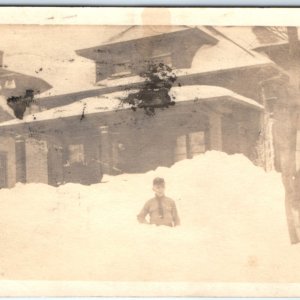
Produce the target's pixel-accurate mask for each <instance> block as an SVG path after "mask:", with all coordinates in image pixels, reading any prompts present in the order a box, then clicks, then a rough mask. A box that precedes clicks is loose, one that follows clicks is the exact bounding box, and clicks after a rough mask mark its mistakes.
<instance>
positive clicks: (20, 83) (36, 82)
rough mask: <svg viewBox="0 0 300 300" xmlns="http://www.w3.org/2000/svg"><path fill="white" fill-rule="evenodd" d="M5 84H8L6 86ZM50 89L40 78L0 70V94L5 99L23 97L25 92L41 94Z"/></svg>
mask: <svg viewBox="0 0 300 300" xmlns="http://www.w3.org/2000/svg"><path fill="white" fill-rule="evenodd" d="M6 82H8V83H10V84H9V85H6ZM50 88H52V86H51V85H50V84H48V83H47V82H46V81H44V80H43V79H41V78H37V77H34V76H29V75H25V74H21V73H17V72H14V71H10V70H7V69H4V68H0V94H1V95H3V96H6V97H10V96H21V95H24V94H25V92H26V90H29V89H31V90H33V91H34V93H42V92H45V91H47V90H48V89H50Z"/></svg>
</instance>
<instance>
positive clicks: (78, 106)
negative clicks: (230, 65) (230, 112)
mask: <svg viewBox="0 0 300 300" xmlns="http://www.w3.org/2000/svg"><path fill="white" fill-rule="evenodd" d="M136 91H137V90H132V91H130V92H128V91H122V92H114V93H110V94H106V95H101V96H98V97H91V98H86V99H82V100H80V101H77V102H74V103H72V104H69V105H65V106H61V107H56V108H52V109H49V110H46V111H43V112H39V113H36V114H31V115H27V116H25V117H24V118H23V120H19V119H14V120H10V121H7V122H3V123H1V124H0V127H5V126H14V125H19V124H24V123H25V124H26V123H36V122H41V121H46V120H53V119H61V118H67V117H73V116H81V115H82V114H83V113H84V115H89V114H95V113H104V112H111V111H119V110H125V109H129V108H130V106H129V105H128V104H122V103H121V101H120V100H122V99H124V98H126V97H127V96H128V93H133V92H136ZM169 95H170V96H171V97H172V98H174V99H176V103H177V104H179V103H182V104H183V103H184V102H190V101H195V102H197V103H199V102H208V103H212V102H213V103H215V102H218V101H220V100H222V101H223V100H225V101H229V102H231V103H236V104H238V105H242V106H246V107H250V108H252V109H256V110H262V109H263V106H262V105H260V104H259V103H257V102H256V101H254V100H252V99H249V98H246V97H244V96H241V95H239V94H237V93H234V92H233V91H231V90H228V89H225V88H222V87H219V86H205V85H192V86H182V87H173V88H172V89H171V90H170V92H169Z"/></svg>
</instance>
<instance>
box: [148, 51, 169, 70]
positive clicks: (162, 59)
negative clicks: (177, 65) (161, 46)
mask: <svg viewBox="0 0 300 300" xmlns="http://www.w3.org/2000/svg"><path fill="white" fill-rule="evenodd" d="M151 61H152V62H153V63H155V64H159V63H163V64H164V65H167V66H169V67H171V66H172V57H171V55H170V54H169V53H168V54H161V55H157V56H153V57H152V58H151Z"/></svg>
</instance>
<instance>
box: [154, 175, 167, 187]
mask: <svg viewBox="0 0 300 300" xmlns="http://www.w3.org/2000/svg"><path fill="white" fill-rule="evenodd" d="M153 185H163V186H164V185H165V180H164V179H163V178H161V177H156V178H154V179H153Z"/></svg>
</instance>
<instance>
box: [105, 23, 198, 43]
mask: <svg viewBox="0 0 300 300" xmlns="http://www.w3.org/2000/svg"><path fill="white" fill-rule="evenodd" d="M190 28H192V27H190V26H170V25H154V26H151V25H145V26H137V25H134V26H130V27H128V28H126V29H125V30H124V31H122V32H121V33H119V34H117V35H115V36H113V37H112V38H110V39H108V40H107V41H105V42H104V43H103V44H101V46H104V45H110V44H115V43H121V42H127V41H132V40H136V39H141V38H146V37H150V36H155V35H160V34H165V33H172V32H178V31H182V30H187V29H190Z"/></svg>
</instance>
